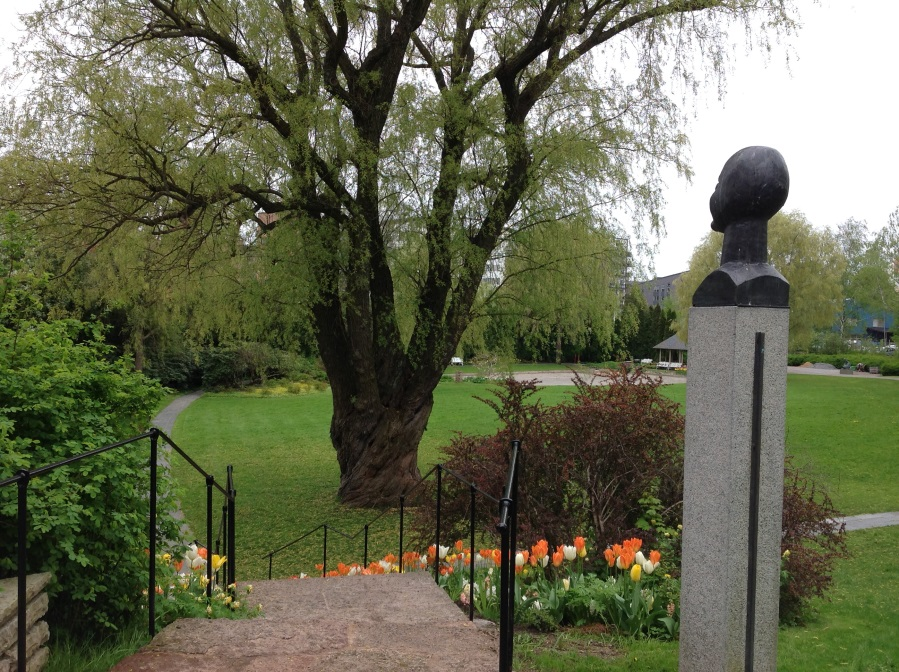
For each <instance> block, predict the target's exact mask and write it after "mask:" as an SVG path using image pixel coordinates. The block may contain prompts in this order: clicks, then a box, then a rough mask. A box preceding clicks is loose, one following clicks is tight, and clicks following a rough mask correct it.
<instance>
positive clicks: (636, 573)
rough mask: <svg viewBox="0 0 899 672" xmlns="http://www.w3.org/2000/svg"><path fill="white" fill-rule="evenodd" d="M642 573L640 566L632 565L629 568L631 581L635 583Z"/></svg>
mask: <svg viewBox="0 0 899 672" xmlns="http://www.w3.org/2000/svg"><path fill="white" fill-rule="evenodd" d="M642 572H643V568H642V567H641V566H640V565H634V566H633V567H631V581H633V582H634V583H636V582H637V581H639V580H640V574H641V573H642Z"/></svg>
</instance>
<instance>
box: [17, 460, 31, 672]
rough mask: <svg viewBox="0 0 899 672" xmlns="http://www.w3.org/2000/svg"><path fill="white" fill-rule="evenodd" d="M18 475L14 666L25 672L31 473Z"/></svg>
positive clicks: (19, 671)
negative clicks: (15, 658)
mask: <svg viewBox="0 0 899 672" xmlns="http://www.w3.org/2000/svg"><path fill="white" fill-rule="evenodd" d="M17 475H18V477H19V483H18V486H19V510H18V521H16V522H17V524H18V530H17V531H18V543H17V546H18V547H17V549H16V550H17V555H18V564H19V567H18V587H17V589H18V600H19V604H18V605H17V606H18V610H17V613H16V620H17V623H16V627H17V628H18V629H19V631H18V634H17V635H16V639H17V641H16V655H17V657H18V662H17V664H16V668H17V669H18V672H25V663H26V661H25V651H26V644H27V642H26V641H25V636H26V635H27V634H28V625H27V620H26V616H25V609H26V607H27V606H28V605H27V604H26V600H27V595H28V545H27V544H28V480H29V479H30V478H31V474H30V473H29V472H28V471H26V470H24V469H23V470H22V471H20V472H19V473H18V474H17Z"/></svg>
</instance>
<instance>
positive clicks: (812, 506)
mask: <svg viewBox="0 0 899 672" xmlns="http://www.w3.org/2000/svg"><path fill="white" fill-rule="evenodd" d="M839 516H840V514H839V512H838V511H836V509H835V508H834V506H833V502H832V501H831V500H830V497H829V496H828V495H827V493H826V492H824V491H823V490H822V489H821V488H820V487H819V486H818V485H817V484H816V483H815V482H814V480H813V479H812V478H811V477H810V476H809V475H808V474H807V473H804V472H803V470H801V469H799V468H797V467H796V466H795V465H794V464H793V462H792V459H791V458H787V461H786V467H785V469H784V502H783V532H782V537H781V553H782V554H783V560H782V571H781V585H780V620H781V622H782V623H785V624H795V623H802V622H803V621H805V620H806V619H807V617H808V616H809V614H810V613H811V609H812V604H813V600H814V599H815V598H823V597H825V591H826V590H827V588H828V587H829V586H830V584H831V582H832V581H833V568H834V565H835V564H836V562H837V560H840V559H844V558H847V557H848V556H849V551H848V548H847V546H846V530H845V525H843V524H837V523H836V522H835V520H836V519H837V518H838V517H839Z"/></svg>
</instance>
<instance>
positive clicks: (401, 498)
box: [400, 495, 406, 574]
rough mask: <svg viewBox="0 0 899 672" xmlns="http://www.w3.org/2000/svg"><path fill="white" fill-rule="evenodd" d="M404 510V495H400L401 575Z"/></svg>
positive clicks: (401, 567)
mask: <svg viewBox="0 0 899 672" xmlns="http://www.w3.org/2000/svg"><path fill="white" fill-rule="evenodd" d="M405 510H406V495H400V574H402V573H403V514H404V512H405Z"/></svg>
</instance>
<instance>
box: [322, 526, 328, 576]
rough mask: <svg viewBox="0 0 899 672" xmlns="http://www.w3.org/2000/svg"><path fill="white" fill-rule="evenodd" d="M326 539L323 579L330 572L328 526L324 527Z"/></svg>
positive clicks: (324, 544) (323, 554)
mask: <svg viewBox="0 0 899 672" xmlns="http://www.w3.org/2000/svg"><path fill="white" fill-rule="evenodd" d="M324 530H325V539H324V541H323V542H322V578H324V576H325V574H326V573H327V571H328V526H327V525H325V526H324Z"/></svg>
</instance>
